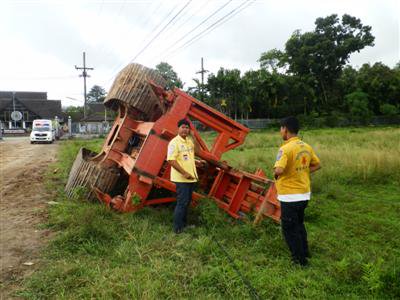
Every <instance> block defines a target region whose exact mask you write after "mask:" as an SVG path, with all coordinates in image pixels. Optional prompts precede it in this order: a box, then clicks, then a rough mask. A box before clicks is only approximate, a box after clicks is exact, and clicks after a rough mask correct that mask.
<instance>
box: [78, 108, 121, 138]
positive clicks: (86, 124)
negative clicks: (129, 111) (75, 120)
mask: <svg viewBox="0 0 400 300" xmlns="http://www.w3.org/2000/svg"><path fill="white" fill-rule="evenodd" d="M114 119H115V112H114V111H112V110H109V109H107V108H106V107H105V106H104V104H103V103H102V102H92V103H88V104H87V116H86V118H82V119H81V121H80V130H79V131H80V132H85V133H100V134H101V133H106V132H108V131H109V129H110V123H112V122H114Z"/></svg>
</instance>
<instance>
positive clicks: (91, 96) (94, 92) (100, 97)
mask: <svg viewBox="0 0 400 300" xmlns="http://www.w3.org/2000/svg"><path fill="white" fill-rule="evenodd" d="M106 95H107V94H106V91H105V90H104V89H103V88H102V87H101V86H99V85H94V86H93V87H92V88H91V89H90V91H89V93H88V94H87V101H88V102H103V101H104V99H105V98H106Z"/></svg>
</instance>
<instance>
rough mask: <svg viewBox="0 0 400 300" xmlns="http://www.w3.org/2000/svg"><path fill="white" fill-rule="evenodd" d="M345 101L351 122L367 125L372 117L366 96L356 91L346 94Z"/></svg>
mask: <svg viewBox="0 0 400 300" xmlns="http://www.w3.org/2000/svg"><path fill="white" fill-rule="evenodd" d="M345 100H346V104H347V106H348V109H349V113H350V117H351V120H352V121H353V122H354V121H356V122H359V123H360V124H368V123H369V121H370V120H371V117H372V113H371V111H370V110H369V108H368V94H366V93H364V92H361V91H356V92H353V93H350V94H347V95H346V97H345Z"/></svg>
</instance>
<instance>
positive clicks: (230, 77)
mask: <svg viewBox="0 0 400 300" xmlns="http://www.w3.org/2000/svg"><path fill="white" fill-rule="evenodd" d="M207 82H208V83H207V86H208V91H209V93H210V97H211V98H212V99H214V100H216V101H217V102H219V103H221V102H222V100H225V101H226V104H227V114H228V115H231V117H232V118H234V119H237V117H238V115H239V114H240V113H243V112H244V111H243V106H242V105H241V102H242V101H243V100H244V94H243V84H242V80H241V77H240V70H238V69H233V70H228V69H224V68H220V69H219V70H218V72H217V75H214V74H210V75H209V76H208V80H207Z"/></svg>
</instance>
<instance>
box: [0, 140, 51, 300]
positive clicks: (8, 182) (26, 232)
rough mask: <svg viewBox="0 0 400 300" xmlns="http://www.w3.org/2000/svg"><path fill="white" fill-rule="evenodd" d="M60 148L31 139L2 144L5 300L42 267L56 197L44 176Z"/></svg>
mask: <svg viewBox="0 0 400 300" xmlns="http://www.w3.org/2000/svg"><path fill="white" fill-rule="evenodd" d="M57 148H58V145H57V143H54V144H51V145H50V144H34V145H31V144H30V142H29V137H15V138H11V137H9V138H4V140H2V141H0V203H1V205H0V247H1V248H0V267H1V270H0V289H1V299H12V296H11V293H12V292H13V291H15V290H16V289H17V288H18V287H19V285H20V283H21V280H22V279H23V278H24V277H26V276H28V275H29V274H31V273H32V272H33V271H34V270H35V269H36V268H38V266H39V265H40V259H39V252H40V250H41V249H42V248H43V247H44V246H45V244H46V242H47V241H48V239H49V235H50V231H49V230H45V229H40V228H39V224H40V223H43V222H44V221H45V219H46V216H47V213H46V211H47V209H46V208H47V206H48V205H49V204H48V202H49V201H52V200H53V196H54V195H52V194H51V193H49V192H48V191H46V188H45V186H44V176H45V173H46V171H47V169H48V166H49V164H51V163H52V162H55V160H56V153H57Z"/></svg>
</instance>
